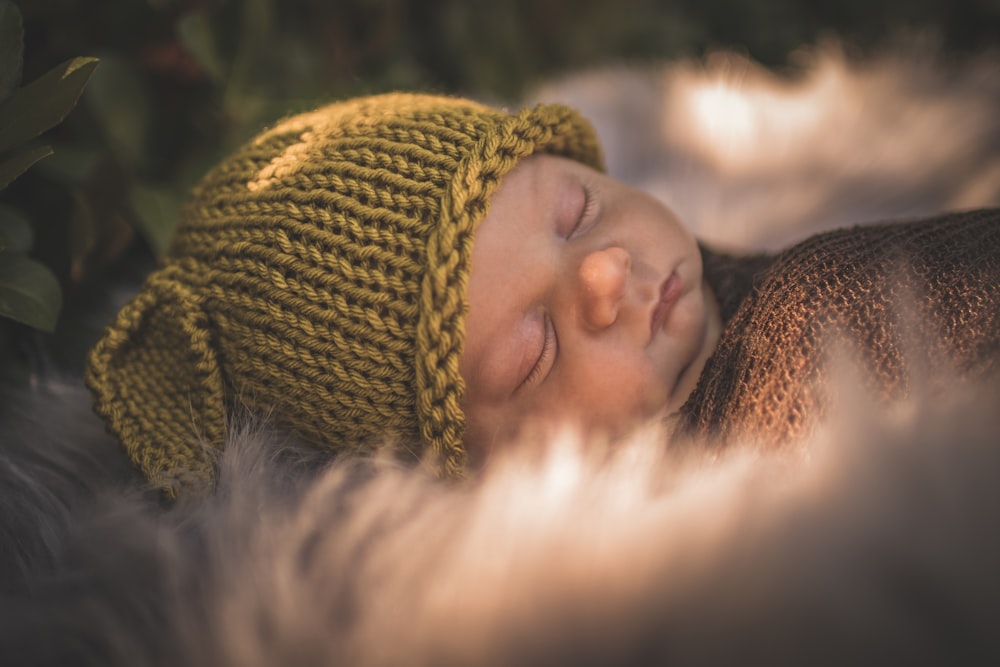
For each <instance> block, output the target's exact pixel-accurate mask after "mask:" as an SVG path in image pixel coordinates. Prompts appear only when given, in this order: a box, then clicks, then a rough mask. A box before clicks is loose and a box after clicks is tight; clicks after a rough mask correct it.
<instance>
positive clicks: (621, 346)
mask: <svg viewBox="0 0 1000 667" xmlns="http://www.w3.org/2000/svg"><path fill="white" fill-rule="evenodd" d="M467 294H468V303H469V311H468V316H467V319H466V332H465V347H464V351H463V354H462V358H461V362H460V371H461V374H462V378H463V380H464V381H465V395H464V399H463V406H462V407H463V409H464V411H465V414H466V418H467V427H466V437H465V444H466V447H467V449H468V452H469V457H470V463H472V464H473V465H476V464H482V463H483V462H484V461H485V459H486V458H488V456H489V454H490V452H492V451H494V450H495V449H496V448H497V447H502V446H503V443H504V442H505V441H508V440H509V439H510V438H512V437H513V436H514V435H515V434H516V431H517V429H518V428H519V427H520V426H523V425H525V424H528V423H534V424H539V423H545V424H556V423H558V424H569V425H570V426H574V427H578V428H581V429H586V431H587V432H588V433H590V434H604V435H607V436H609V437H615V436H616V435H619V434H621V433H623V432H624V431H626V430H628V429H629V428H631V427H633V426H635V425H636V424H637V423H639V422H641V421H643V420H647V419H650V418H657V417H665V416H666V415H668V414H670V413H671V412H674V411H676V410H677V409H679V408H680V406H681V405H682V404H683V403H684V401H685V399H686V398H687V397H688V395H689V394H690V393H691V391H692V390H693V389H694V386H695V384H696V383H697V380H698V376H699V374H700V373H701V370H702V367H703V366H704V364H705V361H706V360H707V358H708V357H709V356H710V354H711V353H712V351H713V349H714V348H715V344H716V342H717V341H718V338H719V333H720V330H721V324H720V320H719V313H718V308H717V306H716V303H715V298H714V296H713V295H712V293H711V290H710V289H709V287H708V286H707V285H706V284H705V281H704V279H703V276H702V260H701V254H700V252H699V249H698V245H697V243H696V242H695V239H694V238H693V237H692V236H691V234H690V233H689V232H688V231H687V229H685V227H684V226H683V225H682V224H681V222H680V221H679V220H678V219H677V217H676V216H675V215H674V214H673V213H672V212H671V211H670V209H669V208H667V207H666V206H665V205H664V204H662V203H661V202H660V201H659V200H657V199H655V198H654V197H652V196H650V195H648V194H646V193H644V192H642V191H640V190H637V189H635V188H632V187H630V186H628V185H626V184H624V183H621V182H620V181H617V180H615V179H613V178H611V177H609V176H607V175H605V174H602V173H600V172H597V171H595V170H593V169H591V168H589V167H587V166H585V165H582V164H579V163H577V162H574V161H572V160H568V159H565V158H560V157H554V156H550V155H536V156H533V157H531V158H528V159H526V160H524V161H522V162H521V163H520V164H518V165H517V166H516V167H515V168H514V169H513V170H512V171H511V172H510V173H509V174H507V176H506V177H505V178H504V180H503V182H502V183H501V185H500V188H499V189H498V191H497V192H496V193H495V194H494V196H493V197H492V198H491V201H490V204H489V212H488V213H487V215H486V217H485V219H484V220H483V221H482V223H481V225H480V226H479V229H478V231H477V234H476V239H475V244H474V247H473V253H472V270H471V273H470V276H469V284H468V293H467Z"/></svg>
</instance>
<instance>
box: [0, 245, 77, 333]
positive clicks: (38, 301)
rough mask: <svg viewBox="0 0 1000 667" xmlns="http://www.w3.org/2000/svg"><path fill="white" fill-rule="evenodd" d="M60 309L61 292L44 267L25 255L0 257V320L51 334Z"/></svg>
mask: <svg viewBox="0 0 1000 667" xmlns="http://www.w3.org/2000/svg"><path fill="white" fill-rule="evenodd" d="M61 308H62V289H61V288H60V287H59V281H58V280H57V279H56V277H55V275H54V274H53V273H52V271H50V270H49V269H48V267H46V266H45V265H44V264H41V263H39V262H37V261H35V260H33V259H31V258H30V257H26V256H25V255H21V254H15V253H3V254H2V255H0V316H3V317H9V318H10V319H12V320H15V321H17V322H21V323H23V324H27V325H28V326H32V327H35V328H36V329H41V330H42V331H48V332H52V331H54V330H55V328H56V321H57V320H58V319H59V310H60V309H61Z"/></svg>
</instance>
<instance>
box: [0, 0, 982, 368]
mask: <svg viewBox="0 0 1000 667" xmlns="http://www.w3.org/2000/svg"><path fill="white" fill-rule="evenodd" d="M3 1H8V2H9V0H3ZM14 2H15V4H16V5H17V6H19V7H20V13H21V14H22V15H23V28H24V30H23V36H24V37H23V50H24V59H23V72H22V71H21V69H22V66H21V63H20V61H18V65H17V70H16V71H14V70H11V69H5V70H3V71H0V99H3V97H4V96H3V93H4V91H7V92H9V91H11V90H13V89H14V87H15V86H16V85H17V83H18V82H20V81H22V80H23V81H34V80H36V79H38V78H39V77H41V76H43V75H44V74H45V72H47V71H49V70H50V69H51V68H52V67H53V66H55V65H56V64H57V63H61V62H67V61H70V60H71V59H73V58H76V57H79V56H90V57H96V58H98V59H99V60H100V65H99V66H98V67H97V69H96V71H94V73H93V77H92V78H91V79H90V82H89V85H87V88H86V91H85V93H84V96H83V98H82V101H81V104H80V105H79V106H78V107H77V109H76V110H75V111H73V112H72V113H71V114H70V115H69V116H68V117H67V118H66V119H65V120H64V121H63V122H62V123H61V124H59V125H58V126H57V127H56V128H55V129H53V130H50V131H49V132H47V133H46V135H45V140H46V141H45V145H44V146H42V145H38V144H30V145H29V147H30V150H31V151H34V152H28V153H24V154H20V155H21V156H22V162H21V163H20V164H21V165H22V166H23V165H28V164H31V163H32V162H33V161H34V160H36V159H39V158H41V157H42V154H43V153H45V154H46V155H47V151H51V153H52V155H51V156H49V157H47V158H46V159H44V160H42V161H40V162H38V164H37V165H36V166H35V167H34V168H32V169H31V170H30V171H28V172H27V173H25V174H24V175H23V176H22V177H20V178H18V179H17V180H16V181H14V182H13V183H12V184H11V185H10V186H9V187H8V188H7V189H6V190H5V191H3V192H0V202H2V207H0V233H2V234H3V239H4V240H3V241H2V242H3V243H6V245H7V246H8V248H7V250H6V251H3V252H4V253H5V254H4V255H0V258H2V257H4V256H6V257H8V259H9V258H10V257H15V256H16V257H18V259H17V261H16V262H14V263H12V262H10V261H6V262H4V263H2V264H0V267H2V268H0V271H2V272H6V275H7V276H8V279H9V281H10V280H13V281H14V282H17V281H20V283H19V284H21V285H25V284H26V285H34V286H35V287H37V288H38V289H39V290H40V291H41V292H45V290H48V292H45V293H46V294H48V295H49V296H47V297H46V296H44V295H43V296H42V297H39V298H40V299H41V300H43V301H44V300H45V299H49V302H50V303H55V302H54V301H52V297H51V294H52V293H53V290H55V293H58V292H60V291H61V292H62V293H63V294H64V295H65V296H66V299H65V300H66V302H67V304H68V305H67V307H66V308H65V309H64V311H65V312H63V313H62V316H61V317H60V319H59V320H58V322H56V321H55V319H54V318H55V316H56V312H57V311H58V304H56V306H55V309H54V310H52V309H50V310H51V312H48V313H43V314H42V315H43V316H44V317H42V319H43V320H45V324H44V326H42V327H41V328H50V326H49V325H50V324H53V323H56V324H58V326H57V334H56V335H57V336H59V335H62V336H63V337H64V339H65V338H66V337H69V338H72V339H81V340H82V341H83V342H82V343H81V345H80V347H81V348H85V347H86V344H87V343H88V341H89V340H90V338H92V337H93V336H94V335H96V331H82V330H81V327H83V328H85V327H86V325H83V324H81V320H80V318H79V317H78V316H76V315H74V308H76V309H77V310H78V311H79V310H83V309H86V308H87V307H89V306H88V304H89V301H88V300H87V299H86V298H84V297H86V295H87V294H89V293H92V292H93V291H94V290H96V289H97V287H95V285H96V284H97V282H96V281H97V280H98V279H99V278H100V277H101V276H102V275H105V274H107V272H108V271H109V270H111V269H112V268H113V267H115V266H118V265H120V264H121V263H122V262H123V261H127V260H128V258H130V257H135V256H137V255H138V256H144V257H145V258H147V259H149V258H152V257H154V256H155V254H156V253H158V252H160V251H162V250H163V248H164V247H165V245H166V243H167V242H168V239H169V236H170V232H171V229H172V227H173V225H174V224H175V222H176V220H177V216H178V212H179V210H180V207H181V202H182V200H183V197H184V193H185V192H187V191H188V189H189V188H190V187H191V185H192V184H193V183H194V182H195V181H196V180H197V178H198V177H199V176H200V175H201V174H202V173H203V172H204V171H205V170H206V169H207V168H208V167H209V166H210V165H211V164H212V163H213V162H215V161H216V160H218V159H219V158H220V157H221V156H222V155H223V154H224V153H225V152H227V151H229V150H231V149H232V148H233V147H234V145H236V144H237V143H239V142H240V141H242V140H244V139H246V138H247V137H248V136H250V135H251V134H253V133H254V132H255V131H257V130H258V129H260V127H261V126H262V125H264V124H266V123H268V122H271V121H273V120H274V119H275V118H276V117H278V116H281V115H284V114H287V113H289V112H292V111H295V110H299V109H303V108H307V107H311V106H314V105H316V104H317V103H319V102H325V101H330V100H333V99H338V98H344V97H349V96H352V95H357V94H362V93H374V92H381V91H385V90H390V89H423V90H432V91H438V92H455V93H462V94H468V95H473V96H476V97H480V98H483V99H487V100H492V101H504V100H516V99H517V98H518V96H519V95H520V94H521V93H522V91H523V90H524V89H525V87H526V86H528V85H530V84H532V83H534V82H536V81H537V80H539V79H542V78H544V77H547V76H551V75H553V74H556V73H559V72H563V71H568V70H573V69H578V68H582V67H587V66H591V65H598V64H606V63H609V62H622V61H625V62H635V63H648V62H657V61H662V60H667V59H674V58H677V57H681V56H700V55H703V54H704V53H705V52H706V51H708V50H711V49H713V48H721V47H726V48H737V49H739V50H741V51H743V52H744V53H746V54H747V55H749V56H750V57H752V58H755V59H757V60H759V61H761V62H763V63H765V64H770V65H781V64H783V63H784V62H785V58H786V57H787V55H788V53H789V52H791V51H792V50H794V49H795V48H797V47H799V46H801V45H802V44H807V43H811V42H815V41H816V40H817V39H818V38H819V37H821V36H824V35H836V36H839V37H841V38H844V39H846V40H848V41H849V42H851V43H853V44H855V45H857V46H858V47H859V48H862V49H863V48H866V47H868V46H872V45H877V44H879V43H880V42H881V41H882V40H884V39H885V38H886V37H887V36H888V35H890V34H892V33H893V32H894V31H896V30H898V29H901V28H911V29H914V28H915V29H921V28H932V29H934V30H935V31H936V32H937V33H938V34H939V35H940V36H941V38H942V39H943V42H944V44H945V46H946V47H947V48H949V49H951V50H954V51H972V50H978V49H981V48H983V47H988V46H996V45H997V44H996V42H997V41H998V40H1000V0H838V1H837V2H832V3H820V2H810V1H807V0H799V1H793V0H750V1H748V0H673V1H657V0H508V1H505V0H14ZM0 6H3V5H0ZM0 24H3V22H0ZM4 25H5V24H4ZM18 35H19V33H18V32H17V31H11V32H8V28H0V61H3V62H8V61H9V60H10V57H9V54H10V53H12V52H14V51H17V52H20V50H21V48H22V43H21V41H19V37H18ZM81 62H83V61H81ZM85 62H86V63H90V64H92V61H89V60H88V61H85ZM87 66H88V67H89V66H90V65H87ZM2 132H3V130H2V129H0V145H2V143H3V140H2ZM46 147H50V149H49V148H46ZM0 150H3V149H2V148H0ZM5 159H7V153H3V154H0V161H2V160H5ZM15 166H16V165H15ZM0 171H2V170H0ZM0 176H2V173H0ZM11 230H14V231H11ZM11 239H14V241H12V240H11ZM39 267H40V268H39ZM43 273H45V274H47V275H48V277H47V278H42V277H41V276H42V274H43ZM11 276H14V277H16V280H14V278H12V277H11ZM3 279H4V276H3V275H0V281H2V280H3ZM43 283H44V285H43ZM28 291H31V290H30V289H29V290H28ZM28 324H34V326H36V327H37V326H39V322H29V323H28ZM37 337H38V334H36V333H35V332H34V330H33V329H31V328H28V327H26V326H25V325H23V324H21V325H19V324H14V323H12V322H10V321H5V320H3V319H0V367H2V365H3V364H5V363H9V362H10V361H12V360H14V359H15V357H17V356H18V355H20V356H23V350H24V345H22V344H19V341H22V339H24V338H28V339H34V340H37ZM45 340H46V341H49V342H48V343H46V344H51V341H52V340H59V339H58V338H56V339H51V338H49V339H45ZM69 356H70V365H71V366H74V367H76V366H78V365H79V364H80V363H82V354H76V353H73V354H71V355H69Z"/></svg>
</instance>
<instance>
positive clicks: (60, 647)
mask: <svg viewBox="0 0 1000 667" xmlns="http://www.w3.org/2000/svg"><path fill="white" fill-rule="evenodd" d="M974 389H976V388H975V387H972V386H969V385H966V386H965V387H964V388H961V389H956V390H955V391H954V392H953V393H952V394H951V395H950V396H949V397H947V398H943V397H941V396H940V395H933V396H926V397H918V398H915V399H914V400H912V401H909V402H907V403H905V404H901V405H898V406H896V409H894V410H892V411H891V412H890V413H884V414H869V413H866V412H864V411H861V410H859V409H856V408H855V409H851V410H849V411H848V412H846V413H842V414H844V415H845V416H846V417H847V418H842V419H839V420H837V421H836V422H835V423H836V426H835V427H833V426H831V427H829V428H825V429H822V430H821V431H819V432H817V433H816V435H815V436H814V437H813V438H812V439H811V440H810V441H809V442H808V443H806V444H805V447H804V449H802V450H801V451H795V452H786V453H784V454H775V453H762V452H760V451H759V450H756V449H753V448H746V449H738V448H737V449H731V450H728V451H726V452H722V453H719V452H706V451H698V450H697V449H695V450H684V451H685V453H684V454H682V455H681V454H678V455H674V454H671V453H670V452H669V451H667V450H665V449H663V448H662V447H660V446H657V445H658V443H659V442H660V439H659V437H658V436H657V434H656V433H644V434H638V435H637V436H636V438H635V439H634V441H633V442H631V443H629V444H628V445H626V446H624V447H623V448H621V449H619V450H617V451H616V452H615V453H614V454H613V455H611V456H610V457H607V458H603V457H602V459H603V460H598V457H597V456H593V455H592V456H586V455H583V454H581V453H580V450H579V449H577V448H576V446H575V445H576V444H578V442H579V441H578V440H577V439H575V438H573V437H572V436H570V435H568V434H567V435H566V436H564V437H562V438H556V439H555V440H554V441H549V442H548V443H547V444H548V447H547V450H546V453H545V454H544V455H539V453H538V452H539V450H538V449H537V448H534V447H532V446H531V443H530V442H529V443H526V444H527V445H528V446H527V447H526V451H521V452H514V453H512V454H510V455H509V456H507V457H504V458H502V459H500V460H498V461H497V463H496V465H494V466H493V467H492V468H491V469H490V471H488V473H487V474H486V476H485V477H484V478H483V479H482V480H479V481H478V482H476V483H473V484H469V485H467V486H463V487H455V486H446V485H443V484H441V483H438V482H435V481H432V480H430V479H429V478H428V477H426V476H424V475H422V474H420V473H419V472H417V471H413V470H404V469H400V468H398V467H395V466H393V465H391V464H388V463H385V462H379V461H377V460H376V461H368V462H354V463H346V462H345V463H339V464H334V465H332V466H329V467H326V468H323V467H322V466H319V465H316V463H317V462H316V461H314V460H312V458H313V457H314V454H312V453H311V452H310V450H308V449H299V448H298V447H297V446H295V445H294V444H293V443H288V442H282V441H279V440H277V439H275V438H271V437H267V436H266V435H265V434H264V432H263V431H259V430H254V429H252V428H248V429H244V430H243V431H241V432H239V433H236V434H235V435H234V436H233V438H232V442H231V443H230V444H229V446H228V448H227V450H226V453H225V455H224V458H223V460H222V480H223V481H222V488H221V489H220V492H219V494H218V495H217V496H215V497H212V498H211V499H209V500H208V501H207V502H206V503H204V504H201V505H197V506H179V507H175V508H173V509H171V510H169V511H166V512H162V511H157V510H155V509H153V508H152V507H151V506H150V505H149V504H148V503H146V502H143V501H142V500H141V499H140V498H139V497H138V496H137V495H132V494H127V493H125V494H122V493H117V494H115V493H99V494H97V495H98V496H100V497H99V498H98V499H97V500H96V501H87V502H85V503H84V505H83V507H76V508H72V509H70V510H69V511H70V512H72V513H75V514H76V516H75V518H74V521H72V522H69V523H66V522H61V521H56V522H55V523H56V524H59V525H57V526H55V527H54V528H53V530H54V532H62V533H63V535H62V538H61V542H62V544H61V545H60V546H59V548H57V549H56V550H55V558H54V559H53V562H52V564H51V565H49V564H45V565H44V566H40V567H38V568H37V569H38V570H40V572H38V573H36V575H35V576H34V577H30V576H29V589H30V595H26V594H24V593H23V592H22V593H21V594H11V595H9V596H8V597H7V598H6V599H5V600H4V601H3V604H2V612H0V613H2V616H0V647H2V650H3V655H4V656H5V661H8V662H7V663H6V664H18V665H21V664H50V665H66V664H94V665H97V664H101V665H109V664H110V665H132V666H140V665H181V664H183V665H206V666H207V665H289V664H297V665H314V664H315V665H320V664H330V665H333V664H350V665H398V664H406V665H449V664H454V665H467V664H484V665H510V664H518V665H552V664H573V665H580V664H584V665H587V664H595V665H596V664H607V665H631V664H634V665H645V664H698V665H713V664H719V665H724V664H733V663H740V664H790V665H791V664H795V665H799V664H811V665H813V664H830V665H841V664H911V665H912V664H971V663H973V662H975V663H980V662H981V664H996V660H998V659H1000V635H997V633H996V632H995V629H996V625H995V624H996V619H997V618H1000V577H997V574H996V563H997V562H1000V484H998V483H997V477H998V471H1000V443H998V434H1000V415H998V413H997V411H996V406H997V405H1000V383H996V382H994V383H990V384H985V385H984V386H982V387H978V390H977V391H973V390H974ZM64 399H69V400H70V401H71V402H73V403H77V402H80V403H82V402H84V401H85V398H84V397H83V396H75V397H74V396H71V395H69V394H63V396H61V397H60V398H58V399H55V400H46V401H44V402H43V403H39V404H36V405H35V406H34V407H33V408H31V409H29V410H28V413H27V415H28V416H26V418H27V419H29V420H35V421H37V423H39V424H45V423H46V421H47V416H48V415H49V414H50V413H51V410H53V409H54V408H60V407H63V403H62V401H63V400H64ZM43 428H44V427H43ZM62 428H64V429H65V432H64V433H62V434H61V435H59V434H56V433H55V432H54V431H52V430H51V429H46V430H47V431H48V436H49V437H48V439H47V440H45V441H44V442H35V443H31V442H23V441H22V442H19V443H8V444H7V446H6V447H5V448H4V458H3V461H2V464H3V475H4V478H5V479H4V483H5V486H7V489H6V491H5V495H8V496H14V497H16V496H17V495H18V494H19V493H21V492H22V491H21V489H22V488H27V489H28V491H29V492H30V486H31V485H30V484H28V485H25V486H24V487H22V485H19V482H18V480H12V479H11V469H12V467H13V466H16V462H17V458H18V457H24V456H26V455H27V454H26V452H25V451H24V448H31V447H44V448H45V450H46V451H47V452H48V455H49V456H50V457H51V458H52V459H53V460H56V461H63V462H69V461H73V460H76V459H78V458H80V454H79V453H78V450H79V449H81V448H83V449H84V450H85V451H89V452H100V450H101V449H102V448H106V447H112V446H113V445H112V443H110V442H108V441H107V439H106V438H105V437H104V436H102V435H101V433H100V427H99V426H98V425H96V424H95V423H94V419H92V418H85V417H84V415H82V414H78V415H76V416H72V415H70V416H69V417H68V418H67V419H65V420H64V421H63V423H62ZM11 445H13V446H11ZM97 458H101V457H100V456H99V455H98V456H97ZM279 460H282V461H284V463H278V461H279ZM71 467H72V464H70V465H68V466H66V472H70V468H71ZM112 467H113V466H112ZM91 472H93V471H91ZM100 474H108V473H106V472H104V471H102V472H101V473H100ZM48 483H49V484H50V485H51V486H52V488H53V489H54V491H53V492H55V493H58V492H59V489H62V488H65V487H73V486H75V485H77V484H78V482H76V481H75V480H74V479H73V478H72V477H69V476H65V477H62V478H60V475H58V474H50V475H49V480H48ZM47 509H48V508H43V510H42V512H41V514H39V515H37V516H32V515H31V514H30V511H31V510H30V509H29V510H27V511H28V512H29V514H27V515H26V517H25V518H30V519H31V521H32V522H33V523H35V524H36V525H38V526H43V525H45V524H47V523H49V524H51V523H53V520H52V518H51V517H50V516H47V515H46V514H45V512H46V511H47ZM5 565H6V564H5Z"/></svg>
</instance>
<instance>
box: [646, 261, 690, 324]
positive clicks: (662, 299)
mask: <svg viewBox="0 0 1000 667" xmlns="http://www.w3.org/2000/svg"><path fill="white" fill-rule="evenodd" d="M683 287H684V285H683V284H682V282H681V277H680V276H679V275H677V272H676V271H674V272H673V273H671V274H670V275H669V276H667V279H666V280H664V281H663V284H661V285H660V293H659V299H658V300H657V302H656V305H655V306H654V307H653V312H652V314H651V315H650V317H649V333H650V335H651V337H652V336H655V335H656V332H657V331H659V330H660V328H661V327H662V326H663V323H664V322H666V320H667V316H668V315H670V310H671V309H672V308H673V307H674V304H676V303H677V300H678V299H679V298H680V296H681V292H682V289H683ZM651 339H652V338H651Z"/></svg>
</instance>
